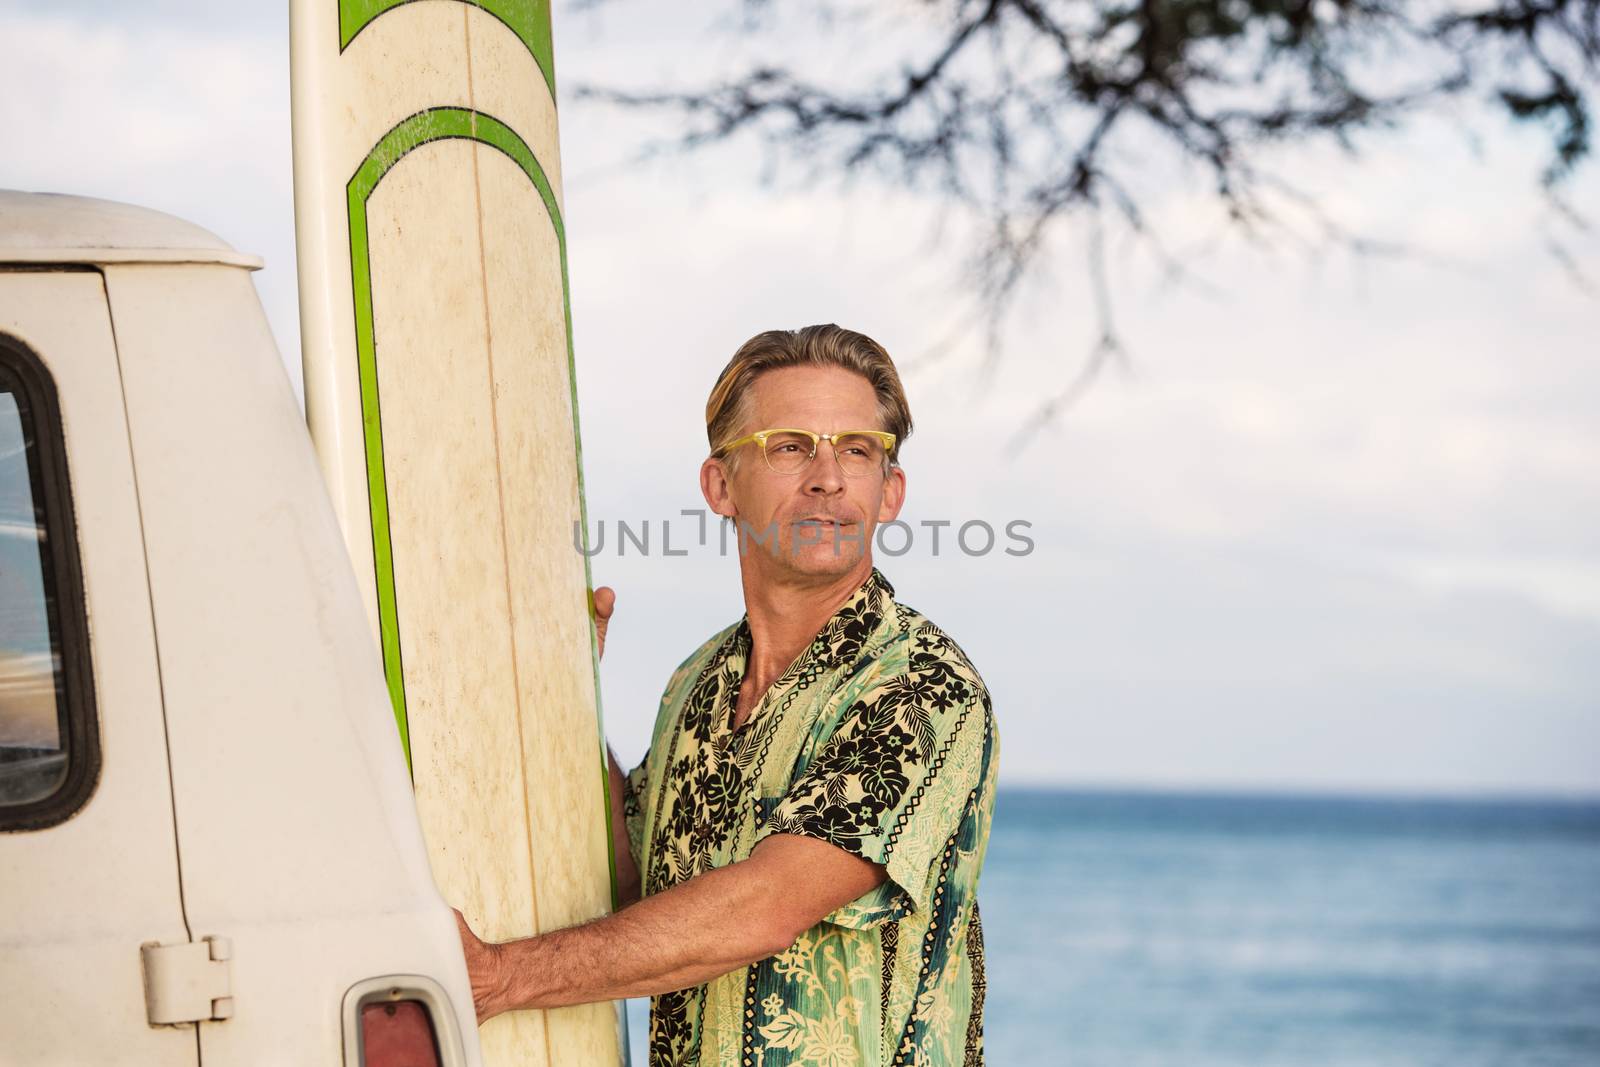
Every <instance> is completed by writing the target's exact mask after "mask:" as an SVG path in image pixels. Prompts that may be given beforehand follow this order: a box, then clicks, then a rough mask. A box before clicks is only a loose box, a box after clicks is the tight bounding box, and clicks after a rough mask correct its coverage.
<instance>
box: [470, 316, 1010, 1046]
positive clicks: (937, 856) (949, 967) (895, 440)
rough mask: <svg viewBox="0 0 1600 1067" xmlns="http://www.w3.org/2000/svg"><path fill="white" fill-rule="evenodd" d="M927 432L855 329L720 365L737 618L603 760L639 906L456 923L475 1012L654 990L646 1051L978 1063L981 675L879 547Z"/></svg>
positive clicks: (714, 460) (762, 344)
mask: <svg viewBox="0 0 1600 1067" xmlns="http://www.w3.org/2000/svg"><path fill="white" fill-rule="evenodd" d="M910 431H911V415H910V411H909V409H908V407H907V405H906V400H905V394H904V392H903V390H902V388H901V385H900V381H899V377H898V375H897V374H896V372H895V369H894V365H893V363H892V362H891V361H890V359H889V355H888V353H887V352H885V351H884V350H883V349H882V348H881V347H880V346H879V345H878V344H877V343H876V342H874V341H872V340H871V339H870V338H868V337H865V336H863V335H862V334H858V333H854V332H851V331H849V330H843V329H840V328H839V327H837V326H831V325H829V326H812V327H808V328H806V329H803V330H798V331H792V332H791V331H772V332H769V333H764V334H761V335H759V336H757V337H754V338H752V339H751V340H750V341H748V342H746V343H745V344H744V345H743V346H742V347H741V348H740V349H739V351H738V352H737V353H736V354H735V355H734V357H733V359H732V361H731V362H730V363H729V364H728V366H727V367H726V368H725V369H724V370H723V372H722V374H721V376H720V377H719V378H718V380H717V384H716V387H715V388H714V389H713V390H712V393H711V398H710V401H709V402H708V403H707V405H706V432H707V437H708V439H709V441H710V444H711V454H710V456H709V457H708V458H707V459H706V461H705V462H704V464H703V465H702V466H701V469H700V488H701V491H702V493H703V494H704V496H705V498H706V502H707V503H708V504H709V505H710V507H711V508H712V510H713V511H715V512H716V513H717V514H718V515H722V516H724V517H726V518H729V519H732V520H733V521H734V522H735V523H736V524H737V526H738V529H739V543H740V556H739V562H740V572H741V577H742V580H743V585H744V599H745V609H746V612H745V616H744V618H743V619H741V620H740V621H739V622H738V623H736V624H734V625H732V626H729V627H728V628H727V629H725V630H723V631H722V632H720V633H718V634H716V635H715V636H713V637H712V638H711V639H710V640H708V641H706V642H705V643H704V644H703V645H701V646H700V648H699V649H697V650H696V651H695V653H694V654H693V655H692V656H690V657H689V658H688V659H687V660H685V661H684V662H683V663H682V665H680V666H679V667H678V669H677V670H676V671H675V672H674V673H673V676H672V678H671V680H670V681H669V682H668V683H667V688H666V692H665V694H664V695H663V697H662V700H661V706H660V710H659V713H658V716H657V719H656V725H655V729H654V732H653V734H652V737H651V743H650V749H649V753H648V755H647V756H646V757H645V760H644V762H643V763H642V764H640V766H639V767H638V768H636V769H635V770H634V771H633V772H632V773H631V774H629V775H627V776H626V778H624V777H623V775H622V773H621V771H620V769H619V768H618V767H617V763H616V759H615V757H614V756H613V757H612V760H611V780H612V794H613V798H612V799H613V809H614V811H615V813H616V815H617V819H616V822H617V824H618V831H619V832H618V840H617V842H616V858H617V872H618V880H619V885H620V886H621V889H622V893H623V901H624V904H625V906H624V907H623V909H622V910H621V911H619V912H617V913H616V914H615V915H611V916H608V917H606V918H602V919H598V920H595V921H594V922H591V923H588V924H585V925H583V926H579V927H574V928H572V929H568V930H560V931H556V932H554V933H550V934H545V935H542V936H539V937H532V938H528V939H525V940H522V941H516V942H510V943H507V944H503V945H493V946H490V945H485V944H483V943H482V942H480V941H479V940H478V939H477V938H476V937H475V936H473V935H472V933H471V931H470V930H468V929H467V928H466V926H465V924H464V923H463V924H462V940H463V943H464V945H465V947H466V953H467V963H468V970H469V972H470V974H471V977H472V985H473V995H474V998H475V999H476V1001H477V1004H478V1012H479V1017H480V1018H488V1017H490V1016H493V1015H495V1014H498V1013H499V1012H502V1011H507V1010H511V1009H514V1008H530V1007H559V1006H563V1005H568V1004H578V1003H586V1002H590V1001H596V1000H614V999H620V998H623V997H636V996H643V995H650V996H652V997H653V998H654V999H653V1002H652V1006H651V1013H650V1062H651V1064H652V1065H653V1067H665V1065H668V1064H672V1065H676V1064H706V1065H711V1064H718V1065H721V1064H737V1065H746V1064H750V1065H755V1064H761V1065H765V1067H777V1065H779V1064H789V1063H796V1064H799V1063H805V1064H823V1065H839V1067H843V1065H852V1067H876V1065H880V1064H883V1065H886V1064H891V1063H893V1064H900V1063H906V1064H927V1065H947V1064H949V1065H956V1064H979V1063H981V1062H982V1059H983V1053H982V1036H983V1023H982V1019H983V995H984V970H983V935H982V932H981V928H980V924H979V919H978V908H977V900H976V896H975V891H976V886H977V881H978V872H979V869H980V867H981V865H982V862H983V854H984V849H985V846H986V844H987V840H988V832H989V822H990V818H991V815H992V812H993V805H994V781H995V770H996V766H997V749H998V737H997V734H996V731H995V725H994V719H993V716H992V714H991V712H990V706H989V696H988V693H987V691H986V689H985V688H984V685H983V681H982V679H981V678H979V676H978V673H977V671H976V670H975V669H974V668H973V666H972V664H971V663H970V662H969V661H968V660H967V658H966V656H965V655H964V654H963V653H962V651H961V649H960V648H958V647H957V646H956V644H955V642H954V641H952V640H951V639H950V638H949V637H947V636H946V635H945V634H944V633H943V632H942V631H941V630H939V629H938V628H937V627H935V626H934V625H933V624H932V623H931V622H929V621H928V620H927V619H926V618H924V617H922V616H921V615H919V614H918V613H917V612H915V611H913V610H912V609H910V608H908V607H905V606H904V605H901V604H898V603H896V602H895V600H894V590H893V589H892V588H891V587H890V585H889V583H888V581H887V580H886V579H885V578H884V576H883V575H882V574H881V573H880V572H878V571H877V570H876V568H874V567H873V565H872V552H871V546H872V536H873V531H874V530H875V529H876V527H877V525H878V524H879V523H882V522H887V521H889V520H891V519H893V518H894V517H895V516H896V515H898V514H899V512H900V508H901V505H902V504H903V503H904V501H905V492H906V476H905V472H904V471H903V470H902V469H901V467H900V465H899V462H898V460H899V449H900V446H901V445H902V443H903V442H904V440H905V438H906V437H907V436H908V435H909V433H910ZM613 603H614V600H613V597H612V595H611V594H610V591H609V590H603V589H602V590H597V592H596V606H597V615H598V616H599V617H600V619H601V622H602V624H604V623H605V622H606V621H607V620H608V619H609V616H610V613H611V607H612V604H613ZM602 634H603V629H602ZM623 826H625V827H626V830H625V832H624V831H623V830H622V827H623Z"/></svg>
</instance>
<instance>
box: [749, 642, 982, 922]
mask: <svg viewBox="0 0 1600 1067" xmlns="http://www.w3.org/2000/svg"><path fill="white" fill-rule="evenodd" d="M994 748H995V737H994V720H993V716H992V714H991V711H990V704H989V695H988V692H987V691H986V690H985V688H984V685H983V682H982V680H981V679H980V678H978V676H977V673H976V672H975V671H973V670H972V669H971V667H970V666H969V665H967V664H966V663H965V662H964V661H962V660H957V659H953V658H950V657H946V656H939V655H934V654H931V653H929V654H919V655H914V656H912V658H911V662H910V667H909V669H908V670H907V671H906V672H905V673H904V674H900V675H897V676H895V677H893V678H891V679H888V680H886V681H885V682H884V683H882V684H881V685H878V686H874V687H872V688H870V689H869V690H867V691H866V692H865V693H863V694H862V696H861V697H860V699H859V700H857V701H856V702H855V703H854V704H853V705H851V707H850V708H849V709H848V710H847V712H846V713H845V715H844V716H843V718H842V719H841V721H840V724H839V726H838V728H837V729H836V730H835V731H834V733H833V736H832V737H831V738H829V740H828V742H827V744H826V745H825V746H824V747H823V749H822V751H821V752H820V753H819V754H818V756H817V758H816V759H815V760H813V761H812V762H811V764H810V765H809V766H808V767H807V768H806V769H805V770H804V771H803V772H802V773H801V774H800V776H799V777H797V778H796V779H795V781H794V783H793V785H792V786H791V787H790V789H789V791H788V793H787V794H785V795H784V797H783V798H782V799H781V800H780V801H779V802H778V804H777V805H776V806H775V807H774V808H773V810H772V812H771V814H770V815H769V816H768V818H767V819H766V821H765V822H764V823H763V825H762V827H761V828H760V830H759V831H758V833H757V840H758V841H759V840H760V839H761V838H764V837H767V836H769V835H771V834H775V833H783V834H798V835H802V836H805V837H813V838H816V839H818V840H821V841H827V842H829V843H830V844H834V845H837V846H838V847H840V848H842V849H844V850H845V851H847V852H850V853H852V854H854V855H857V856H860V857H862V858H863V859H867V860H871V861H872V862H874V863H881V864H882V865H883V866H884V868H885V869H886V870H887V871H888V875H889V880H888V881H887V882H885V883H884V884H883V885H881V886H879V887H878V888H877V889H875V890H873V891H872V892H870V893H868V894H866V895H865V896H863V897H861V898H859V899H858V900H855V901H852V902H851V903H849V904H847V905H845V906H844V907H842V908H840V909H838V910H837V911H835V912H834V913H833V914H832V915H829V916H828V918H827V920H826V921H828V922H831V923H834V924H836V925H840V926H849V927H853V928H856V929H870V928H872V927H874V926H877V925H879V924H881V923H884V922H889V921H892V920H895V919H899V918H903V917H905V916H906V915H908V914H910V913H911V912H912V911H913V910H917V911H925V910H926V909H927V908H928V907H929V904H930V901H931V899H932V894H933V889H934V886H935V884H936V882H937V878H938V868H939V865H940V859H941V857H942V855H943V854H944V852H945V850H946V849H947V848H949V847H954V844H955V840H956V834H957V831H958V828H959V827H960V826H961V824H962V822H963V820H964V819H965V818H966V817H967V815H968V813H969V812H971V811H972V810H973V808H974V805H983V804H984V803H985V802H986V800H987V799H988V798H987V797H986V796H985V793H986V791H987V792H992V791H993V788H994V774H993V769H994V768H993V762H994V761H993V754H994Z"/></svg>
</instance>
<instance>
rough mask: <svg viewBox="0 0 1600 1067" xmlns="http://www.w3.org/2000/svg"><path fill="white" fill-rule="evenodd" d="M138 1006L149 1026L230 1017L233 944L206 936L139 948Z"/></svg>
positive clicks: (150, 943) (219, 938) (148, 943)
mask: <svg viewBox="0 0 1600 1067" xmlns="http://www.w3.org/2000/svg"><path fill="white" fill-rule="evenodd" d="M139 955H140V956H141V957H142V958H143V960H144V1004H145V1012H146V1014H147V1015H148V1016H149V1018H150V1025H151V1026H173V1025H181V1024H183V1023H198V1022H206V1021H208V1020H211V1019H229V1018H232V1017H233V964H232V963H231V962H229V961H230V960H231V959H232V957H233V943H232V942H231V941H229V940H228V939H227V938H225V937H207V938H203V939H201V940H199V941H188V942H184V943H183V944H180V945H160V944H157V943H156V942H154V941H151V942H147V943H145V944H143V945H140V946H139Z"/></svg>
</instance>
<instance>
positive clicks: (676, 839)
mask: <svg viewBox="0 0 1600 1067" xmlns="http://www.w3.org/2000/svg"><path fill="white" fill-rule="evenodd" d="M749 654H750V628H749V625H748V620H747V619H741V620H740V621H739V622H738V623H736V624H735V625H733V626H730V627H728V628H727V629H725V630H723V631H722V632H721V633H718V634H717V635H716V636H714V637H712V638H711V639H710V640H709V641H707V642H706V643H705V644H704V645H702V646H700V648H699V649H698V650H696V652H695V653H694V655H692V656H690V657H689V658H688V659H687V660H685V661H684V662H683V664H682V665H680V666H679V667H678V669H677V670H676V671H675V672H674V673H673V676H672V678H671V680H670V681H669V682H668V684H667V689H666V692H665V694H664V695H663V697H662V700H661V708H660V712H659V714H658V716H657V719H656V725H655V731H654V734H653V736H652V738H651V744H650V750H649V753H648V754H647V755H646V756H645V759H644V762H643V763H642V764H641V765H640V766H639V767H638V768H637V769H635V770H634V771H633V772H632V773H631V774H630V775H628V787H627V790H626V795H625V806H626V811H627V822H628V835H629V838H630V841H631V844H632V848H633V853H634V858H635V860H636V861H637V862H638V864H639V870H640V871H641V873H642V876H643V879H644V892H645V893H646V894H649V893H659V892H661V891H662V890H664V889H667V888H670V887H671V886H674V885H677V884H679V883H680V882H684V881H687V880H688V879H690V878H693V877H694V876H695V875H697V874H702V873H704V872H706V871H708V870H711V869H713V868H716V867H722V866H725V865H727V864H729V863H733V862H735V861H737V860H741V859H744V858H745V857H747V856H749V855H750V852H751V850H752V849H753V848H754V847H755V846H756V844H757V843H758V842H760V841H761V840H762V839H763V838H765V837H767V836H768V835H769V834H803V835H805V836H808V837H815V838H819V839H821V840H823V841H828V842H831V843H833V844H835V845H838V846H839V847H841V848H844V849H846V850H848V851H849V852H852V853H854V854H855V855H858V856H862V857H864V858H866V859H869V860H872V861H873V862H875V863H881V864H883V866H884V867H885V868H886V869H887V871H888V875H889V877H888V881H886V882H885V883H884V884H882V885H881V886H879V887H878V888H877V889H874V890H873V891H871V892H870V893H868V894H866V895H865V896H863V897H860V898H859V899H857V900H854V901H852V902H850V903H849V904H846V905H845V906H843V907H841V908H840V909H839V910H837V911H835V912H834V913H833V914H831V915H829V916H828V917H827V918H826V919H824V920H823V921H822V922H821V923H819V924H818V925H816V926H814V927H812V928H811V929H810V930H808V931H806V932H805V933H804V934H802V935H801V936H800V938H799V940H797V941H796V942H795V943H794V944H793V945H792V946H790V948H789V949H788V950H787V951H785V952H782V953H779V954H778V955H776V956H772V957H769V958H767V959H764V960H761V961H760V962H758V963H755V964H752V965H750V966H748V967H744V968H741V969H739V970H737V971H733V972H732V973H730V974H726V975H723V976H722V977H720V978H717V979H715V980H713V981H711V982H709V983H707V984H705V985H703V986H697V987H695V988H692V989H686V990H682V991H680V992H676V993H667V994H663V995H661V996H658V997H656V998H654V1000H653V1002H652V1004H651V1011H650V1063H651V1067H677V1065H687V1064H706V1065H708V1067H709V1065H712V1064H716V1065H719V1067H720V1065H735V1067H781V1065H787V1064H805V1065H812V1067H879V1065H888V1064H921V1065H932V1067H944V1065H957V1064H960V1065H972V1064H981V1063H982V1062H983V996H984V972H983V933H982V928H981V926H980V924H979V919H978V903H977V898H976V890H977V884H978V871H979V869H980V867H981V866H982V864H983V854H984V848H985V846H986V844H987V842H988V837H989V822H990V818H991V817H992V815H993V811H994V790H995V770H996V766H997V763H998V760H997V755H998V744H999V740H998V735H997V734H996V731H995V723H994V717H993V714H992V712H991V710H990V704H989V694H988V691H987V690H986V689H985V688H984V684H983V680H982V679H981V678H980V677H979V676H978V672H977V671H976V670H975V669H974V668H973V666H972V664H971V662H970V661H968V659H967V657H966V655H965V654H964V653H963V652H962V651H961V649H960V648H959V647H958V646H957V645H956V643H955V642H954V641H952V640H951V639H950V638H949V636H947V635H946V634H945V633H944V632H943V631H942V630H940V629H939V628H938V627H936V626H935V625H934V624H933V623H931V622H929V621H928V620H927V619H926V618H924V617H923V616H922V615H920V614H918V613H917V612H916V611H913V610H912V609H911V608H908V607H906V606H905V605H903V604H899V603H896V602H895V600H894V589H893V587H891V586H890V585H889V582H888V580H887V579H885V578H884V576H883V575H882V574H881V573H880V572H879V571H877V570H876V569H874V570H873V571H872V573H871V575H870V576H869V577H868V578H867V580H866V581H865V582H864V583H863V584H862V585H861V587H860V588H859V589H857V590H856V592H855V593H854V595H853V596H852V597H851V598H850V600H848V601H847V602H846V603H845V604H844V606H843V607H841V608H840V609H839V610H838V611H837V612H836V613H835V614H834V615H833V617H832V618H831V619H829V620H828V622H827V623H826V624H825V625H824V626H823V627H822V629H821V631H819V632H818V634H817V636H816V638H815V639H814V640H813V641H812V643H811V645H810V647H809V648H808V649H807V650H806V651H805V652H803V653H802V654H801V655H800V656H799V658H798V659H796V660H795V662H794V663H793V664H791V665H790V667H789V669H788V671H787V672H785V674H784V675H783V677H782V678H780V679H778V681H777V682H775V683H773V685H772V687H771V688H770V689H769V690H768V691H767V693H766V695H765V696H763V697H762V699H761V702H760V703H759V704H758V705H757V706H756V707H755V709H754V710H753V711H752V712H751V713H750V716H749V718H748V719H747V720H746V722H745V723H744V724H743V725H741V726H740V727H739V729H737V730H734V729H732V722H733V716H734V710H735V707H736V705H737V702H738V693H739V686H740V683H741V682H742V680H743V678H744V672H745V664H746V663H747V661H748V657H749Z"/></svg>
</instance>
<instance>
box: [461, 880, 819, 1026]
mask: <svg viewBox="0 0 1600 1067" xmlns="http://www.w3.org/2000/svg"><path fill="white" fill-rule="evenodd" d="M767 874H768V872H767V871H765V870H764V869H763V868H762V866H761V865H760V864H759V863H755V862H754V861H751V860H746V861H743V862H742V863H735V864H731V865H730V866H727V867H722V868H718V869H717V870H713V871H708V872H707V873H705V874H702V875H700V876H699V877H697V878H693V879H691V880H690V881H688V882H685V883H683V884H682V885H678V886H675V887H673V888H672V889H669V890H667V891H665V892H662V893H658V894H655V895H653V896H650V897H647V898H645V899H644V900H642V901H640V902H639V903H637V904H635V905H633V906H632V907H630V908H628V909H627V910H626V911H620V912H618V913H617V914H615V915H610V916H606V917H605V918H602V919H596V920H595V921H593V922H590V923H586V924H584V925H582V926H575V927H572V928H570V929H567V930H557V931H554V932H552V933H549V934H543V935H541V936H538V937H531V938H527V939H526V940H523V941H512V942H508V943H506V944H504V945H498V946H495V947H494V950H493V951H494V953H495V956H496V964H495V968H494V971H495V975H496V979H495V986H496V988H495V990H494V994H493V998H492V1000H491V1002H490V1005H489V1010H487V1011H484V1012H482V1013H481V1014H482V1015H483V1016H484V1017H488V1016H489V1015H493V1014H498V1013H499V1012H501V1011H511V1010H516V1009H520V1008H559V1007H565V1006H567V1005H569V1004H587V1003H591V1002H593V1001H597V1000H620V999H623V998H625V997H640V996H652V995H654V994H657V993H667V992H671V991H672V990H676V989H684V988H687V987H689V986H693V985H699V984H701V983H703V982H708V981H710V980H711V979H713V978H716V977H719V976H720V975H724V974H727V973H728V972H729V971H731V970H734V969H735V968H738V967H742V966H744V965H746V964H748V963H753V962H755V961H756V960H760V959H765V958H766V957H768V956H771V955H773V954H774V953H777V952H781V951H782V950H783V949H785V948H787V947H788V946H789V945H790V944H792V943H793V941H794V938H795V937H797V936H799V934H800V932H801V929H803V927H800V928H798V929H793V930H791V929H790V928H789V924H786V923H785V922H783V920H781V919H779V920H777V921H773V920H770V919H765V918H763V916H765V915H768V914H770V913H771V911H772V909H771V908H770V907H769V906H767V904H768V902H769V901H770V900H771V898H772V895H773V893H774V891H775V887H774V886H772V885H769V884H767V883H768V877H767ZM730 916H746V917H748V921H746V922H739V921H735V922H730V921H729V918H730Z"/></svg>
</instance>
